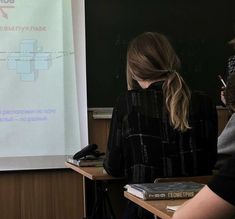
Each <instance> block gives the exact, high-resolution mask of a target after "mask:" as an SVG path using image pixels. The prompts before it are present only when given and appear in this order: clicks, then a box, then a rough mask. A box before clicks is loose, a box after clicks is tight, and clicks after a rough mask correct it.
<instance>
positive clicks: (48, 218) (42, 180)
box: [0, 169, 83, 219]
mask: <svg viewBox="0 0 235 219" xmlns="http://www.w3.org/2000/svg"><path fill="white" fill-rule="evenodd" d="M81 197H83V190H82V177H81V176H80V175H79V174H77V173H75V172H74V171H72V170H68V169H61V170H36V171H12V172H1V173H0V209H1V210H0V214H1V216H0V218H1V219H68V218H69V219H79V218H82V216H83V199H82V198H81Z"/></svg>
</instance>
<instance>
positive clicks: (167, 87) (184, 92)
mask: <svg viewBox="0 0 235 219" xmlns="http://www.w3.org/2000/svg"><path fill="white" fill-rule="evenodd" d="M163 92H164V95H165V98H166V108H167V110H168V111H169V119H170V122H171V124H172V126H173V127H174V128H175V129H178V130H180V131H183V132H184V131H186V130H187V129H190V126H189V124H188V112H189V101H190V96H191V95H190V91H189V88H188V86H187V85H186V83H185V82H184V80H183V78H182V77H181V76H180V75H179V74H178V73H177V72H176V71H170V72H169V74H168V77H167V79H166V80H165V82H164V84H163Z"/></svg>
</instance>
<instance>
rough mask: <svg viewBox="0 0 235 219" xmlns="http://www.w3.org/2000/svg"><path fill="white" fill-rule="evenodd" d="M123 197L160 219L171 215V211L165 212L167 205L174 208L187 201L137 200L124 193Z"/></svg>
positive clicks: (168, 217)
mask: <svg viewBox="0 0 235 219" xmlns="http://www.w3.org/2000/svg"><path fill="white" fill-rule="evenodd" d="M124 196H125V197H126V198H127V199H129V200H131V201H132V202H134V203H136V204H137V205H139V206H141V207H142V208H145V209H146V210H148V211H149V212H151V213H153V214H154V215H156V216H158V217H160V218H162V219H170V218H171V217H172V215H173V213H174V212H173V211H170V210H167V209H166V207H167V206H168V205H171V206H175V205H182V204H183V203H184V202H185V201H187V200H188V199H174V200H148V201H146V200H143V199H140V198H137V197H136V196H134V195H132V194H130V193H128V192H126V191H125V192H124Z"/></svg>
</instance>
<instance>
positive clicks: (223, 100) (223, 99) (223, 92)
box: [220, 87, 226, 105]
mask: <svg viewBox="0 0 235 219" xmlns="http://www.w3.org/2000/svg"><path fill="white" fill-rule="evenodd" d="M224 89H225V87H222V88H221V92H220V99H221V101H222V103H223V104H224V105H226V100H225V90H224Z"/></svg>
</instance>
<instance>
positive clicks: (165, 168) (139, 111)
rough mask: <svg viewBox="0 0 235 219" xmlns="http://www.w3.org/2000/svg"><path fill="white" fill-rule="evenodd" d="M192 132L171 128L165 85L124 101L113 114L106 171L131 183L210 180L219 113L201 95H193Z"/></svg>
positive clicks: (135, 93) (132, 94)
mask: <svg viewBox="0 0 235 219" xmlns="http://www.w3.org/2000/svg"><path fill="white" fill-rule="evenodd" d="M189 124H190V126H191V129H190V130H188V131H187V132H184V133H182V132H180V131H177V130H174V129H173V128H172V127H171V125H170V124H169V119H168V113H167V110H166V108H165V104H164V97H163V93H162V83H154V84H152V85H151V86H150V87H149V88H148V89H142V90H132V91H128V92H127V93H125V94H124V95H121V96H120V97H119V99H118V101H117V105H116V107H115V108H114V110H113V115H112V121H111V127H110V134H109V139H108V146H107V152H106V159H105V161H104V168H105V170H106V171H107V172H108V173H109V174H110V175H113V176H125V177H126V179H127V182H128V183H143V182H153V181H154V179H155V178H156V177H173V176H193V175H207V174H211V170H212V169H213V166H214V163H215V161H216V153H217V113H216V108H215V107H214V106H213V104H212V102H211V100H210V99H209V98H208V96H206V95H205V94H203V93H201V92H194V93H192V98H191V105H190V115H189Z"/></svg>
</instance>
